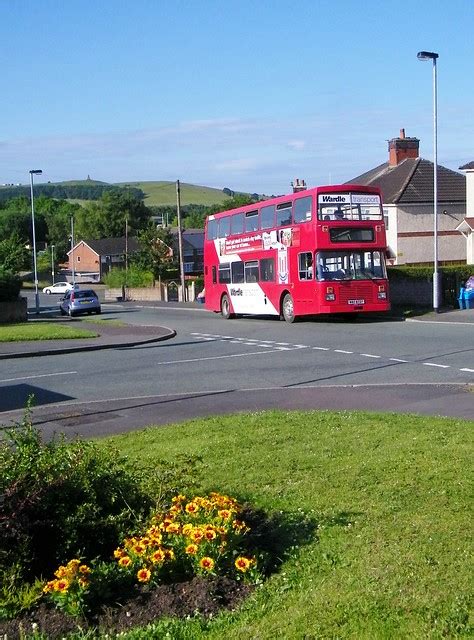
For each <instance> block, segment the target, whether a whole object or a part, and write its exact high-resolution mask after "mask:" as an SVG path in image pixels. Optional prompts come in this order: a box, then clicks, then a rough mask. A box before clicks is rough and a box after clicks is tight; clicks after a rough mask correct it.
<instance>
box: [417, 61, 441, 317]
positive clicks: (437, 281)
mask: <svg viewBox="0 0 474 640" xmlns="http://www.w3.org/2000/svg"><path fill="white" fill-rule="evenodd" d="M417 58H418V60H432V61H433V162H434V166H433V205H434V206H433V216H434V223H433V225H434V271H433V310H434V311H435V312H436V313H438V311H439V290H440V277H439V276H440V274H439V271H438V108H437V104H438V87H437V76H436V60H437V59H438V58H439V55H438V54H437V53H435V52H434V51H419V52H418V54H417Z"/></svg>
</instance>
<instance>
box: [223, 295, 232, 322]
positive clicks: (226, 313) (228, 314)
mask: <svg viewBox="0 0 474 640" xmlns="http://www.w3.org/2000/svg"><path fill="white" fill-rule="evenodd" d="M221 314H222V317H223V318H224V320H230V319H231V318H233V317H234V315H233V314H232V313H231V311H230V301H229V298H228V296H222V300H221Z"/></svg>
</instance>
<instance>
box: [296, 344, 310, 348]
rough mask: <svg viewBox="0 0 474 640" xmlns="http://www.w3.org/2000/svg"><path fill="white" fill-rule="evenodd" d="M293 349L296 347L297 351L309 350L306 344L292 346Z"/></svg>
mask: <svg viewBox="0 0 474 640" xmlns="http://www.w3.org/2000/svg"><path fill="white" fill-rule="evenodd" d="M293 346H294V347H297V348H298V349H309V347H308V345H307V344H294V345H293Z"/></svg>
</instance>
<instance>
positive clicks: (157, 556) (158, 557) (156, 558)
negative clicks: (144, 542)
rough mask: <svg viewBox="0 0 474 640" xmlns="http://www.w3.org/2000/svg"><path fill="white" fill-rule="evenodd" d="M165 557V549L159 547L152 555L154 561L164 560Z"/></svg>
mask: <svg viewBox="0 0 474 640" xmlns="http://www.w3.org/2000/svg"><path fill="white" fill-rule="evenodd" d="M164 559H165V552H164V551H163V549H157V550H156V551H155V552H154V553H153V554H152V556H151V561H152V562H163V560H164Z"/></svg>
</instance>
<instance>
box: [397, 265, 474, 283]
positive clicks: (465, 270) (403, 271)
mask: <svg viewBox="0 0 474 640" xmlns="http://www.w3.org/2000/svg"><path fill="white" fill-rule="evenodd" d="M439 271H440V272H441V273H442V274H443V275H446V276H455V277H456V279H457V280H459V281H460V282H461V281H463V280H467V279H468V278H469V276H472V275H473V274H474V265H472V264H459V265H451V266H448V267H439ZM387 273H388V278H389V280H396V279H397V278H398V279H413V280H420V279H424V278H426V279H428V280H431V279H432V277H433V267H404V266H400V267H388V268H387Z"/></svg>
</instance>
